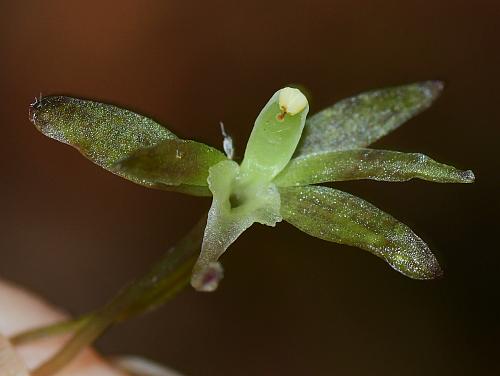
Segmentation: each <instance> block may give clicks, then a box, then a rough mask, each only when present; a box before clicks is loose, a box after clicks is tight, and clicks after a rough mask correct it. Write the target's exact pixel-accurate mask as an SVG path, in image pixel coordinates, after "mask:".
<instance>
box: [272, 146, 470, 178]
mask: <svg viewBox="0 0 500 376" xmlns="http://www.w3.org/2000/svg"><path fill="white" fill-rule="evenodd" d="M413 178H418V179H423V180H429V181H433V182H438V183H472V182H473V181H474V174H473V173H472V171H470V170H467V171H462V170H458V169H456V168H455V167H452V166H448V165H445V164H442V163H438V162H436V161H434V160H433V159H431V158H429V157H427V156H425V155H423V154H419V153H401V152H397V151H387V150H374V149H353V150H340V151H332V152H323V153H315V154H308V155H305V156H302V157H298V158H294V159H292V160H291V161H290V163H289V164H288V165H287V166H286V168H285V169H284V170H283V171H282V172H281V173H280V174H279V175H278V176H277V177H276V179H275V180H274V183H275V184H276V185H278V186H285V187H286V186H294V185H307V184H318V183H325V182H332V181H342V180H359V179H372V180H381V181H407V180H410V179H413Z"/></svg>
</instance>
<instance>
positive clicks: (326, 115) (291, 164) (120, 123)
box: [30, 81, 474, 291]
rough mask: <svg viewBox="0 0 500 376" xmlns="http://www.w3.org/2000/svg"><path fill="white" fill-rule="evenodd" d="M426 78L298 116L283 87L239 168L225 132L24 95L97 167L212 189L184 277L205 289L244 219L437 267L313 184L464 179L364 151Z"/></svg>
mask: <svg viewBox="0 0 500 376" xmlns="http://www.w3.org/2000/svg"><path fill="white" fill-rule="evenodd" d="M442 88H443V85H442V83H441V82H438V81H426V82H420V83H415V84H410V85H404V86H399V87H393V88H386V89H381V90H375V91H371V92H367V93H363V94H360V95H357V96H354V97H352V98H348V99H345V100H342V101H340V102H338V103H337V104H335V105H333V106H331V107H329V108H326V109H324V110H323V111H320V112H318V113H317V114H315V115H314V116H312V117H310V118H307V115H308V111H309V105H308V101H307V99H306V97H305V96H304V94H303V93H302V92H301V91H300V90H298V89H295V88H290V87H285V88H283V89H280V90H278V91H277V92H276V93H274V95H273V96H272V97H271V99H269V101H268V102H267V104H266V105H265V106H264V108H263V109H262V111H261V112H260V114H259V115H258V116H257V119H256V121H255V124H254V127H253V130H252V133H251V135H250V138H249V140H248V143H247V146H246V149H245V153H244V157H243V160H242V161H241V163H238V162H237V161H235V160H233V159H232V158H231V157H232V155H231V154H232V150H233V148H232V145H230V142H229V139H228V137H227V135H226V139H225V143H224V145H225V149H228V150H229V149H230V151H231V152H230V153H229V154H228V155H225V154H224V153H222V152H221V151H219V150H217V149H215V148H213V147H210V146H207V145H205V144H203V143H199V142H195V141H191V140H185V139H181V138H178V137H177V136H176V135H174V134H173V133H172V132H171V131H169V130H167V129H166V128H164V127H162V126H161V125H159V124H158V123H156V122H155V121H153V120H151V119H149V118H147V117H144V116H141V115H138V114H136V113H134V112H131V111H128V110H125V109H122V108H118V107H115V106H112V105H108V104H103V103H98V102H93V101H89V100H82V99H76V98H70V97H62V96H49V97H45V98H42V99H40V100H37V101H35V103H34V104H32V106H31V110H30V118H31V120H32V122H33V123H34V124H35V126H36V127H37V128H38V129H39V130H40V131H41V132H42V133H43V134H45V135H47V136H49V137H51V138H53V139H56V140H58V141H61V142H63V143H66V144H69V145H71V146H73V147H75V148H76V149H78V150H79V151H80V152H81V153H82V154H83V155H84V156H85V157H87V158H88V159H90V160H91V161H92V162H94V163H96V164H98V165H100V166H101V167H103V168H105V169H107V170H109V171H111V172H113V173H115V174H117V175H119V176H121V177H124V178H126V179H128V180H131V181H133V182H135V183H138V184H141V185H143V186H146V187H150V188H158V189H163V190H168V191H177V192H181V193H185V194H190V195H195V196H212V206H211V207H210V210H209V213H208V219H207V223H206V227H205V232H204V237H203V243H202V248H201V253H200V255H199V258H198V261H197V262H196V264H195V266H194V269H193V273H192V278H191V284H192V286H193V287H194V288H195V289H197V290H200V291H213V290H215V289H216V288H217V286H218V283H219V281H220V280H221V278H222V275H223V269H222V266H221V265H220V263H219V258H220V257H221V255H222V254H223V253H224V252H225V251H226V250H227V249H228V248H229V246H230V245H231V244H232V243H233V242H234V241H235V240H236V239H237V238H238V237H239V236H240V235H241V234H242V233H243V232H244V231H245V230H247V229H248V228H249V227H250V226H251V225H252V224H254V223H261V224H264V225H267V226H275V225H276V224H277V223H278V222H281V221H283V220H284V221H287V222H289V223H290V224H292V225H293V226H295V227H297V228H298V229H300V230H302V231H303V232H305V233H307V234H309V235H311V236H314V237H317V238H320V239H324V240H327V241H330V242H335V243H341V244H347V245H351V246H356V247H359V248H361V249H364V250H367V251H369V252H371V253H373V254H374V255H376V256H378V257H380V258H382V259H383V260H385V261H386V262H387V263H388V264H389V265H390V266H392V267H393V268H394V269H395V270H397V271H399V272H401V273H402V274H404V275H406V276H408V277H410V278H414V279H432V278H435V277H438V276H440V275H441V274H442V271H441V268H440V266H439V264H438V262H437V260H436V258H435V257H434V255H433V254H432V252H431V250H430V249H429V247H428V246H427V245H426V244H425V243H424V241H423V240H422V239H420V237H418V236H417V235H416V234H415V233H414V232H413V231H412V230H411V229H410V228H408V227H407V226H406V225H404V224H403V223H401V222H399V221H398V220H396V219H395V218H393V217H392V216H390V215H389V214H386V213H384V212H383V211H382V210H380V209H378V208H377V207H375V206H373V205H372V204H370V203H368V202H366V201H364V200H363V199H361V198H359V197H356V196H353V195H351V194H348V193H346V192H343V191H340V190H337V189H334V188H331V187H326V186H321V185H319V184H322V183H335V182H337V181H345V180H360V179H372V180H380V181H388V182H392V181H407V180H410V179H413V178H418V179H423V180H428V181H433V182H440V183H472V182H473V181H474V174H473V173H472V171H470V170H467V171H463V170H459V169H456V168H454V167H452V166H448V165H445V164H442V163H438V162H436V161H434V160H433V159H431V158H429V157H427V156H425V155H423V154H418V153H402V152H397V151H386V150H377V149H367V148H366V147H367V146H368V145H370V144H371V143H373V142H375V141H377V140H378V139H379V138H381V137H383V136H384V135H386V134H387V133H389V132H391V131H393V130H394V129H396V128H397V127H399V126H400V125H401V124H403V123H404V122H405V121H407V120H408V119H410V118H412V117H413V116H415V115H416V114H418V113H420V112H421V111H423V110H425V109H426V108H428V107H429V106H430V105H431V104H432V102H433V101H434V100H435V99H436V98H437V97H438V95H439V94H440V92H441V91H442Z"/></svg>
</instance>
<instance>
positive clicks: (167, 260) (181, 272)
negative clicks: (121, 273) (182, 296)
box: [17, 217, 206, 376]
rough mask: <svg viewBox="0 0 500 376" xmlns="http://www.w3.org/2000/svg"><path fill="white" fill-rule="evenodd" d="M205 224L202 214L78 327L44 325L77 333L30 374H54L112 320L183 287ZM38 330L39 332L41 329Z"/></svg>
mask: <svg viewBox="0 0 500 376" xmlns="http://www.w3.org/2000/svg"><path fill="white" fill-rule="evenodd" d="M205 223H206V218H205V217H204V218H202V219H201V220H200V221H199V222H198V223H197V224H196V225H195V226H194V227H193V228H192V229H191V231H190V232H189V233H188V234H187V235H186V236H185V237H184V238H182V239H181V240H180V241H179V242H178V243H177V244H176V245H175V246H174V247H172V248H171V249H170V250H169V251H168V252H167V253H166V254H165V256H163V258H162V259H161V260H160V261H159V262H158V263H157V264H156V265H155V266H154V267H153V269H152V270H151V271H150V272H149V273H147V274H146V275H145V276H144V277H142V278H140V279H138V280H136V281H135V282H133V283H131V284H130V285H128V286H127V287H125V288H124V289H123V290H122V291H121V292H120V293H119V294H118V295H117V296H116V297H115V298H114V299H112V300H111V301H110V302H109V303H108V304H106V305H105V306H104V307H103V308H102V309H100V310H98V311H96V312H94V313H93V314H91V315H90V316H89V318H88V319H87V320H85V322H83V323H81V324H80V325H81V326H77V325H76V322H68V323H67V324H68V325H67V326H66V327H64V326H63V325H62V326H61V327H60V328H59V329H58V331H57V333H53V332H51V331H50V330H49V331H47V329H48V328H45V331H46V334H47V335H51V334H60V333H62V332H65V331H71V330H74V329H76V332H75V334H74V336H73V337H72V338H71V339H70V340H69V341H68V342H67V343H66V345H65V346H64V347H63V348H62V349H61V350H60V351H59V352H58V353H56V354H55V355H54V356H53V357H52V358H50V359H49V360H48V361H46V362H45V363H44V364H42V365H41V366H40V367H39V368H37V369H36V370H34V371H33V372H32V375H33V376H49V375H53V374H54V373H56V372H57V371H59V370H60V369H62V368H63V367H64V366H65V365H67V364H68V363H69V362H70V361H71V360H72V359H73V358H74V357H75V356H77V355H78V354H79V353H80V351H81V350H82V349H84V348H85V347H86V346H88V345H90V344H91V343H92V342H93V341H95V340H96V339H97V338H98V337H99V336H100V335H101V334H102V333H103V332H104V331H105V330H106V329H108V328H109V327H110V326H111V325H113V324H114V323H116V322H118V321H122V320H126V319H128V318H131V317H133V316H136V315H138V314H140V313H143V312H145V311H149V310H151V309H153V308H155V307H158V306H159V305H161V304H163V303H165V302H166V301H167V300H169V299H170V298H171V297H173V296H174V295H175V294H176V293H177V292H179V291H180V290H182V289H183V288H184V287H186V286H187V285H188V283H189V279H190V275H191V269H192V268H193V265H194V263H195V261H196V258H197V256H198V251H199V249H200V246H201V241H202V238H203V230H204V227H205ZM72 325H74V326H72ZM37 330H38V333H41V332H42V331H43V330H44V328H40V329H37ZM32 333H33V332H32ZM26 336H28V333H25V334H20V335H19V336H17V337H18V338H23V337H24V338H26ZM39 337H40V336H38V337H37V338H39Z"/></svg>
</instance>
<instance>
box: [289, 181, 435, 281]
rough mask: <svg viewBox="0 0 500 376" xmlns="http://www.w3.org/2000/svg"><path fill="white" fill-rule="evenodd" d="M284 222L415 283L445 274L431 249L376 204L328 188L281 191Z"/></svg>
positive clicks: (318, 187) (311, 187)
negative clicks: (378, 261) (372, 258)
mask: <svg viewBox="0 0 500 376" xmlns="http://www.w3.org/2000/svg"><path fill="white" fill-rule="evenodd" d="M279 191H280V195H281V215H282V216H283V219H284V220H286V221H287V222H289V223H291V224H292V225H294V226H295V227H297V228H299V229H300V230H302V231H304V232H306V233H307V234H309V235H312V236H314V237H317V238H320V239H324V240H328V241H331V242H335V243H340V244H347V245H351V246H355V247H358V248H361V249H364V250H367V251H369V252H371V253H373V254H374V255H376V256H378V257H380V258H382V259H384V260H385V261H387V262H388V263H389V265H391V266H392V267H393V268H394V269H395V270H397V271H399V272H401V273H403V274H404V275H406V276H408V277H410V278H414V279H432V278H436V277H439V276H440V275H442V271H441V268H440V267H439V264H438V262H437V260H436V258H435V257H434V255H433V254H432V252H431V250H430V249H429V247H428V246H427V245H426V244H425V243H424V242H423V241H422V239H420V238H419V237H418V236H417V235H415V233H414V232H413V231H412V230H411V229H410V228H408V227H407V226H406V225H404V224H403V223H401V222H399V221H397V220H396V219H394V218H393V217H392V216H390V215H389V214H386V213H384V212H383V211H381V210H380V209H378V208H376V207H375V206H373V205H372V204H370V203H368V202H366V201H364V200H362V199H360V198H358V197H355V196H352V195H350V194H348V193H345V192H342V191H338V190H335V189H332V188H328V187H320V186H305V187H287V188H279Z"/></svg>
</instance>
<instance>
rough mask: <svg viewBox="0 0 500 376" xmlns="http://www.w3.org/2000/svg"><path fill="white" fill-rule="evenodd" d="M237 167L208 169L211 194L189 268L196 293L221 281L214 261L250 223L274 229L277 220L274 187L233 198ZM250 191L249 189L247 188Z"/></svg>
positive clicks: (222, 165)
mask: <svg viewBox="0 0 500 376" xmlns="http://www.w3.org/2000/svg"><path fill="white" fill-rule="evenodd" d="M239 171H240V167H239V166H238V164H237V163H236V162H234V161H230V160H225V161H222V162H219V163H218V164H216V165H215V166H213V167H211V168H210V170H209V177H208V183H209V187H210V190H211V191H212V194H213V200H212V206H211V207H210V210H209V212H208V220H207V226H206V227H205V234H204V237H203V244H202V247H201V253H200V256H199V258H198V260H197V262H196V265H195V266H194V268H193V275H192V278H191V285H192V286H193V287H194V288H195V289H196V290H198V291H213V290H215V289H216V288H217V286H218V284H219V281H220V279H221V278H222V266H221V265H220V264H219V263H218V259H219V257H220V256H222V254H223V253H224V252H225V251H226V250H227V248H228V247H229V246H230V245H231V244H232V243H233V242H234V241H235V240H236V239H237V238H238V237H239V236H240V235H241V234H242V233H243V231H245V230H246V229H247V228H249V227H250V226H251V225H252V224H253V223H255V222H258V223H262V224H265V225H268V226H274V225H275V224H276V222H279V221H281V219H282V218H281V216H280V198H279V193H278V190H277V188H276V187H275V186H274V184H267V185H265V186H259V187H256V188H255V190H254V189H251V191H252V192H251V193H250V197H240V198H237V197H234V196H233V195H234V190H233V189H234V186H235V185H237V178H238V174H239ZM251 188H253V187H251Z"/></svg>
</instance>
